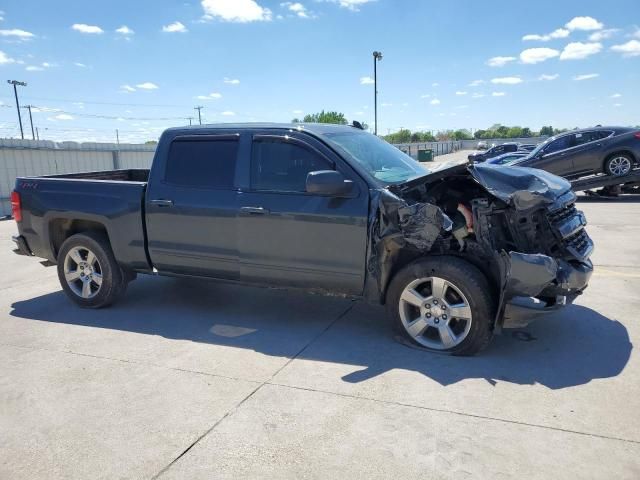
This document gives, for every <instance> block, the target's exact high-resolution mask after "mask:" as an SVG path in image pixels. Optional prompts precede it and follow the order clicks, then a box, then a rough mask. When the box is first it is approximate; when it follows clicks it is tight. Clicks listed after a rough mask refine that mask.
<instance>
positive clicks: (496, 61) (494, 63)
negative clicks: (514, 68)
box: [487, 57, 516, 67]
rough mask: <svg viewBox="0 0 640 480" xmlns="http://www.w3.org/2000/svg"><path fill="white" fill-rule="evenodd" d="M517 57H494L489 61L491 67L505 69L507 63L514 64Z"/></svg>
mask: <svg viewBox="0 0 640 480" xmlns="http://www.w3.org/2000/svg"><path fill="white" fill-rule="evenodd" d="M515 59H516V57H493V58H490V59H489V60H487V65H489V66H490V67H504V66H505V65H506V64H507V63H509V62H513V61H514V60H515Z"/></svg>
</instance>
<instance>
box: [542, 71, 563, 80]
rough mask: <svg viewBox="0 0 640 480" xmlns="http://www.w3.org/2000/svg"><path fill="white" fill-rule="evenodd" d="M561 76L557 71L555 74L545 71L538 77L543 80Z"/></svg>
mask: <svg viewBox="0 0 640 480" xmlns="http://www.w3.org/2000/svg"><path fill="white" fill-rule="evenodd" d="M559 76H560V75H558V74H557V73H554V74H553V75H548V74H546V73H543V74H542V75H540V76H539V77H538V80H543V81H549V80H555V79H556V78H558V77H559Z"/></svg>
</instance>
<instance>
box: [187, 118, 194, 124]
mask: <svg viewBox="0 0 640 480" xmlns="http://www.w3.org/2000/svg"><path fill="white" fill-rule="evenodd" d="M187 120H189V126H191V125H193V124H192V123H191V120H193V117H187Z"/></svg>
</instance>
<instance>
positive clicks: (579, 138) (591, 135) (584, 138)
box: [574, 131, 602, 147]
mask: <svg viewBox="0 0 640 480" xmlns="http://www.w3.org/2000/svg"><path fill="white" fill-rule="evenodd" d="M600 138H602V137H601V136H600V132H596V131H587V132H580V133H576V134H575V140H574V146H576V147H577V146H579V145H584V144H585V143H590V142H595V141H596V140H600Z"/></svg>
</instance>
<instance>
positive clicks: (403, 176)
mask: <svg viewBox="0 0 640 480" xmlns="http://www.w3.org/2000/svg"><path fill="white" fill-rule="evenodd" d="M322 135H323V137H325V138H326V139H327V140H328V141H329V143H331V144H333V145H334V146H337V147H338V148H340V149H342V150H344V151H346V152H347V153H348V154H349V155H350V156H351V157H353V158H354V159H355V160H356V161H357V162H358V163H359V164H360V165H361V166H362V167H364V169H365V170H366V171H367V172H369V174H371V176H373V177H374V178H376V179H377V180H380V181H381V182H383V183H386V184H392V183H401V182H405V181H407V180H409V179H411V178H415V177H420V176H422V175H426V174H427V173H429V172H430V171H429V169H427V168H425V167H423V166H422V165H421V164H420V163H418V162H417V161H415V160H414V159H413V158H411V157H410V156H409V155H407V154H406V153H403V152H401V151H400V150H399V149H397V148H396V147H394V146H393V145H391V144H389V143H387V142H385V141H384V140H382V139H381V138H378V137H376V136H375V135H371V134H370V133H367V132H363V131H359V130H354V131H353V132H329V133H323V134H322Z"/></svg>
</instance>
